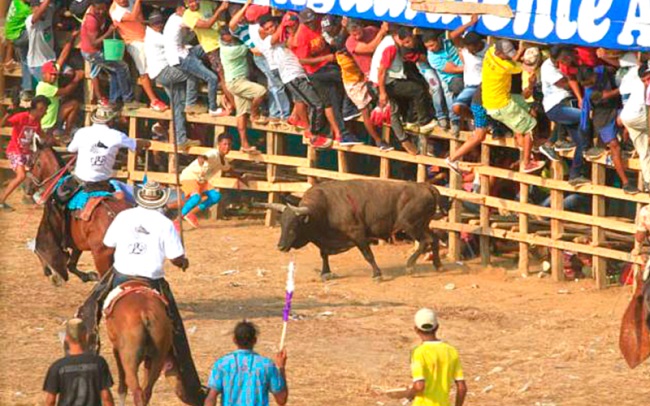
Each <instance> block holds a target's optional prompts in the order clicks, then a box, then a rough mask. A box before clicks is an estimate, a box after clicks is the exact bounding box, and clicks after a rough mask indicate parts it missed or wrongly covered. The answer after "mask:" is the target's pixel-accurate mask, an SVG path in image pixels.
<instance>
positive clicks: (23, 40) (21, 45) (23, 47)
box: [13, 29, 34, 91]
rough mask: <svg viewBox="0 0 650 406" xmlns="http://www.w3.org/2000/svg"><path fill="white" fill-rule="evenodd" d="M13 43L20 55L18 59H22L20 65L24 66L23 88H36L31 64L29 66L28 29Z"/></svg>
mask: <svg viewBox="0 0 650 406" xmlns="http://www.w3.org/2000/svg"><path fill="white" fill-rule="evenodd" d="M13 43H14V50H15V52H16V56H17V57H18V60H19V61H20V67H21V68H22V76H21V82H20V84H21V87H22V90H23V91H24V90H34V83H33V82H32V74H31V72H30V71H29V66H27V52H28V51H29V38H28V36H27V30H26V29H24V30H23V32H22V33H21V34H20V37H18V38H16V39H15V40H14V41H13Z"/></svg>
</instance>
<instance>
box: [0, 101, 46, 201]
mask: <svg viewBox="0 0 650 406" xmlns="http://www.w3.org/2000/svg"><path fill="white" fill-rule="evenodd" d="M49 105H50V101H49V100H48V99H47V97H45V96H37V97H34V98H33V99H32V102H31V108H30V110H29V111H23V112H21V113H16V114H14V115H12V116H9V115H5V116H4V117H3V119H2V120H0V127H4V126H5V125H6V126H8V127H12V130H11V140H9V144H8V145H7V159H9V162H10V164H11V170H13V171H14V173H15V174H16V177H15V178H13V179H12V180H11V181H10V182H9V184H8V185H7V187H6V188H5V190H4V191H3V192H2V194H1V195H0V210H4V211H13V208H12V207H11V206H9V205H8V204H7V203H6V201H7V198H8V197H9V196H10V195H11V193H13V191H14V190H16V189H17V188H18V186H20V184H21V183H23V181H24V180H25V178H26V177H27V172H28V171H29V166H30V165H31V163H32V162H31V160H32V147H33V143H34V136H35V135H38V136H43V130H42V129H41V119H42V118H43V116H44V115H45V113H46V112H47V107H48V106H49Z"/></svg>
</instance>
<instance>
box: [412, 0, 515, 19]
mask: <svg viewBox="0 0 650 406" xmlns="http://www.w3.org/2000/svg"><path fill="white" fill-rule="evenodd" d="M411 8H412V9H413V10H415V11H422V12H425V13H434V14H467V15H469V14H486V15H493V16H497V17H503V18H514V16H515V14H514V13H513V11H512V8H510V6H509V5H507V4H486V3H460V2H455V1H453V0H452V1H446V0H411Z"/></svg>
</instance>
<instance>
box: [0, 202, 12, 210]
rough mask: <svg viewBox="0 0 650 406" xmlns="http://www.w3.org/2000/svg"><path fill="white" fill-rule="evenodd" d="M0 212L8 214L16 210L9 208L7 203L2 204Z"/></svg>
mask: <svg viewBox="0 0 650 406" xmlns="http://www.w3.org/2000/svg"><path fill="white" fill-rule="evenodd" d="M0 210H2V211H6V212H12V211H15V209H14V208H13V207H11V206H9V205H8V204H7V203H0Z"/></svg>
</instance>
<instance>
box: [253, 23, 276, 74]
mask: <svg viewBox="0 0 650 406" xmlns="http://www.w3.org/2000/svg"><path fill="white" fill-rule="evenodd" d="M248 35H250V37H251V41H253V45H255V48H257V50H258V51H260V52H262V55H263V56H264V59H266V63H268V64H269V68H270V69H271V70H276V69H278V64H277V63H275V61H274V60H273V58H272V56H271V55H270V53H269V52H268V51H270V49H268V47H267V49H266V52H263V51H262V50H261V49H260V47H264V44H263V43H262V37H260V25H259V24H251V25H249V26H248ZM269 44H270V42H269Z"/></svg>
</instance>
